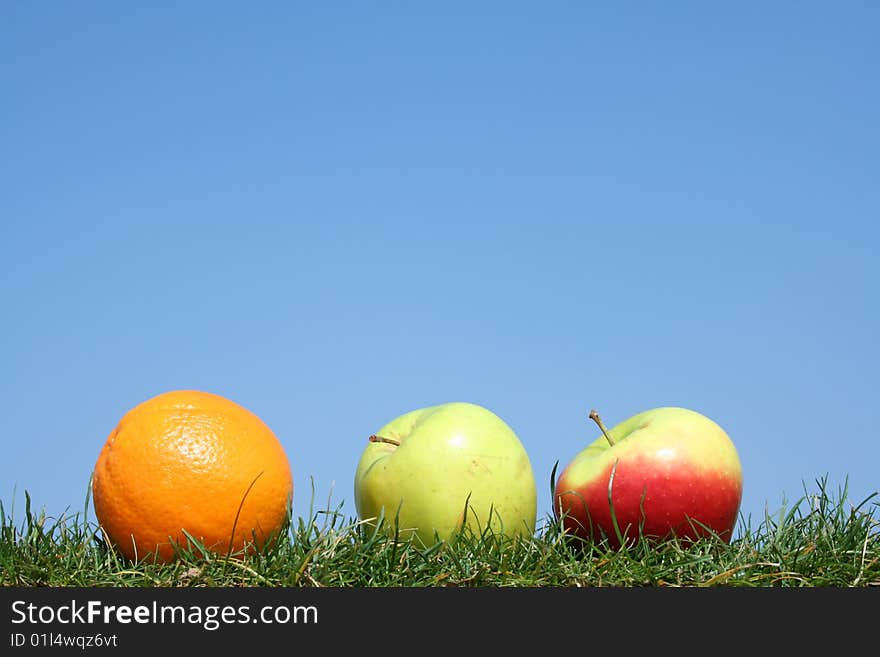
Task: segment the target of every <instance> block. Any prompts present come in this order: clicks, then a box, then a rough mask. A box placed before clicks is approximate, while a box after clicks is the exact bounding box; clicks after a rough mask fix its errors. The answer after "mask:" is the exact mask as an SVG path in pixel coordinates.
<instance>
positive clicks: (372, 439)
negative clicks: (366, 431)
mask: <svg viewBox="0 0 880 657" xmlns="http://www.w3.org/2000/svg"><path fill="white" fill-rule="evenodd" d="M370 442H371V443H388V444H389V445H394V446H396V447H400V441H398V440H394V439H393V438H385V437H384V436H377V435H375V434H373V435H372V436H370Z"/></svg>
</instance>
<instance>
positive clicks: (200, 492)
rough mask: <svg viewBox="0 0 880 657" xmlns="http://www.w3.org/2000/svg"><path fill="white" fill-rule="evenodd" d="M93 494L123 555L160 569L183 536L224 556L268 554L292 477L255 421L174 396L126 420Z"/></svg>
mask: <svg viewBox="0 0 880 657" xmlns="http://www.w3.org/2000/svg"><path fill="white" fill-rule="evenodd" d="M92 494H93V498H94V504H95V515H96V517H97V519H98V522H99V523H100V526H101V529H102V531H103V533H104V535H105V536H106V537H107V539H108V540H109V541H110V542H111V543H112V544H113V545H115V546H116V547H117V548H118V549H119V551H120V552H121V553H122V554H123V555H125V556H126V557H128V558H129V559H132V560H140V559H143V558H145V557H148V556H155V558H156V560H157V561H160V562H161V561H170V560H172V559H173V558H174V557H175V545H179V546H181V547H184V546H186V545H187V542H188V541H189V538H188V536H187V534H188V535H189V536H190V537H192V538H194V539H196V540H197V541H198V542H199V543H201V544H202V545H203V546H204V547H205V548H207V549H208V550H210V551H212V552H216V553H219V554H235V553H239V552H241V551H242V550H243V549H245V548H249V549H252V548H253V547H258V548H259V547H261V546H263V545H264V544H265V543H266V541H270V540H271V539H272V538H273V537H274V536H275V535H276V534H277V533H278V532H279V530H280V529H281V528H282V527H283V525H284V523H285V521H286V519H287V514H288V509H289V505H290V501H291V498H292V496H293V477H292V475H291V470H290V463H289V462H288V460H287V455H286V454H285V452H284V448H283V447H282V445H281V443H280V442H279V441H278V439H277V437H276V436H275V434H274V433H272V431H271V430H270V429H269V427H268V426H266V424H265V423H264V422H263V421H262V420H261V419H260V418H259V417H257V416H256V415H254V414H253V413H252V412H251V411H249V410H247V409H246V408H244V407H242V406H240V405H238V404H236V403H235V402H232V401H230V400H228V399H226V398H224V397H221V396H219V395H215V394H211V393H207V392H200V391H196V390H178V391H172V392H166V393H163V394H161V395H158V396H156V397H153V398H152V399H149V400H147V401H145V402H143V403H141V404H139V405H138V406H136V407H134V408H133V409H131V410H130V411H128V412H127V413H126V414H125V415H124V416H123V418H122V419H121V420H120V421H119V424H118V425H117V426H116V428H115V429H114V430H113V431H112V433H111V434H110V436H109V437H108V438H107V441H106V443H105V444H104V447H103V449H102V450H101V453H100V455H99V456H98V460H97V463H96V464H95V470H94V474H93V479H92Z"/></svg>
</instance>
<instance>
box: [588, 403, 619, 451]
mask: <svg viewBox="0 0 880 657" xmlns="http://www.w3.org/2000/svg"><path fill="white" fill-rule="evenodd" d="M590 419H591V420H592V421H593V422H595V423H596V424H598V425H599V428H600V429H601V430H602V435H603V436H605V440H607V441H608V444H609V445H611V446H612V447H613V446H614V440H613V439H612V438H611V435H610V434H609V433H608V432H607V431H606V430H605V425H604V424H603V423H602V418H600V417H599V414H598V413H597V412H596V411H595V410H592V411H590Z"/></svg>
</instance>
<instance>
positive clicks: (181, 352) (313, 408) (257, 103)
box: [0, 2, 880, 522]
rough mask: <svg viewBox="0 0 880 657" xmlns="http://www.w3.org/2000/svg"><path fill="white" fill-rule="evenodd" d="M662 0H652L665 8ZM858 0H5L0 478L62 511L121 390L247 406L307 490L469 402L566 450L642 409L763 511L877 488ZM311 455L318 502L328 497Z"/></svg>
mask: <svg viewBox="0 0 880 657" xmlns="http://www.w3.org/2000/svg"><path fill="white" fill-rule="evenodd" d="M670 4H671V5H672V6H669V5H670ZM878 21H880V9H878V8H877V6H876V5H875V4H874V3H867V2H847V3H839V4H836V5H834V6H831V5H828V4H827V3H789V2H783V3H773V4H772V5H768V4H767V3H757V2H756V3H749V2H746V3H736V4H735V6H727V7H718V6H714V7H708V6H706V5H705V4H704V3H696V2H694V3H690V2H679V3H653V2H644V3H626V2H623V3H612V4H610V5H604V6H600V5H597V4H592V3H574V2H559V3H549V4H548V3H543V4H540V5H539V4H536V3H510V2H505V3H492V2H485V3H458V2H446V3H435V4H432V5H428V4H427V3H397V2H387V3H333V4H332V6H331V5H327V4H326V3H301V2H260V3H231V2H212V3H200V2H191V3H183V5H181V4H180V3H170V2H158V3H148V4H144V3H123V4H119V3H111V2H89V3H76V4H64V3H3V4H2V6H0V83H2V89H3V94H2V102H0V144H2V148H0V180H2V183H0V307H2V308H3V317H4V319H3V321H2V322H0V363H2V368H3V373H4V376H2V377H0V400H2V401H0V408H2V419H3V432H2V435H3V438H2V440H3V444H4V446H5V450H4V451H5V456H4V458H3V459H0V500H2V501H3V502H4V504H5V505H6V506H7V508H8V506H9V505H10V504H12V503H13V502H15V504H16V505H18V506H17V508H19V509H20V505H21V503H22V497H23V492H24V491H25V490H27V491H29V493H30V495H31V497H32V498H33V501H34V504H35V505H37V506H43V507H45V508H46V509H47V511H48V512H50V513H52V514H56V515H57V514H59V513H62V512H63V511H64V510H65V509H70V510H71V511H73V512H75V511H77V510H80V509H81V508H82V505H83V503H84V500H85V495H86V489H87V485H88V479H89V475H90V472H91V469H92V467H93V465H94V462H95V459H96V458H97V455H98V452H99V450H100V448H101V446H102V444H103V442H104V440H105V439H106V437H107V434H108V433H109V432H110V431H111V430H112V428H113V427H114V425H115V424H116V422H117V421H118V420H119V418H120V417H121V416H122V415H123V414H124V413H125V412H126V411H127V410H128V409H129V408H131V407H133V406H134V405H136V404H137V403H139V402H141V401H143V400H145V399H147V398H149V397H152V396H154V395H156V394H158V393H160V392H164V391H167V390H173V389H181V388H196V389H202V390H207V391H211V392H215V393H218V394H221V395H224V396H227V397H229V398H231V399H233V400H235V401H237V402H239V403H241V404H243V405H245V406H247V407H248V408H250V409H251V410H252V411H254V412H255V413H257V414H258V415H260V416H261V417H262V418H263V419H264V420H265V421H266V422H267V424H269V426H270V427H271V428H272V429H273V430H274V431H275V433H276V434H277V435H278V437H279V438H280V440H281V441H282V442H283V444H284V446H285V449H286V450H287V453H288V456H289V459H290V461H291V465H292V469H293V475H294V481H295V487H296V492H295V500H294V508H295V511H296V512H297V513H299V514H307V513H308V511H309V506H310V504H312V503H314V504H315V505H317V506H322V505H324V504H326V503H327V500H328V498H329V499H332V503H333V505H334V506H335V505H336V504H339V503H341V504H342V505H343V510H344V511H345V512H347V514H348V515H350V516H353V515H354V514H355V508H354V500H353V477H354V471H355V468H356V465H357V461H358V459H359V457H360V453H361V451H362V449H363V448H364V446H365V444H366V439H367V437H368V436H369V435H370V433H372V432H373V431H375V430H376V429H378V428H379V427H380V426H381V425H383V424H385V423H386V422H387V421H388V420H390V419H392V418H394V417H396V416H397V415H400V414H402V413H404V412H406V411H409V410H413V409H415V408H420V407H423V406H428V405H432V404H436V403H441V402H444V401H471V402H474V403H479V404H482V405H484V406H486V407H488V408H490V409H492V410H493V411H494V412H496V413H497V414H498V415H500V416H501V417H502V418H503V419H505V420H506V421H507V422H508V423H509V424H510V425H511V427H512V428H514V430H515V431H516V432H517V434H518V435H519V437H520V439H521V440H522V442H523V444H524V445H525V446H526V449H527V450H528V452H529V454H530V456H531V459H532V464H533V468H534V471H535V475H536V479H537V483H538V502H539V506H538V510H539V517H545V516H546V515H547V514H549V512H550V494H549V481H550V472H551V470H552V468H553V465H554V463H555V462H557V461H559V462H560V464H561V465H564V464H565V463H566V462H567V461H568V460H570V459H571V458H572V457H573V456H574V455H575V454H576V453H577V452H578V451H579V450H580V449H582V448H583V447H584V446H585V445H586V444H587V443H588V442H589V441H591V440H593V439H594V438H595V437H596V436H597V435H598V432H597V430H596V428H595V426H593V425H592V424H591V423H590V421H589V420H588V419H587V413H588V412H589V410H590V409H591V408H596V409H598V410H599V412H600V413H601V414H602V417H603V418H604V419H605V421H606V423H607V424H609V425H611V424H614V423H616V422H617V421H620V420H623V419H625V418H626V417H629V416H630V415H633V414H635V413H637V412H640V411H643V410H647V409H649V408H653V407H656V406H664V405H679V406H686V407H689V408H692V409H694V410H698V411H700V412H703V413H705V414H706V415H708V416H710V417H712V418H713V419H715V420H716V421H717V422H718V423H719V424H721V425H722V426H723V427H724V428H725V429H726V430H727V432H728V433H729V435H730V436H731V438H732V439H733V441H734V443H735V445H736V447H737V449H738V451H739V455H740V458H741V460H742V463H743V469H744V496H743V506H742V512H743V514H744V515H745V516H751V518H752V520H753V522H754V521H757V520H760V518H761V516H762V514H763V512H764V510H765V508H767V509H768V510H769V511H771V512H775V511H777V510H778V509H779V508H780V506H781V505H782V504H783V502H784V501H785V500H788V501H794V500H796V499H797V498H799V497H800V496H801V495H802V494H803V493H804V492H805V487H806V489H807V490H809V491H811V492H815V490H816V480H817V479H819V478H824V477H827V478H828V482H829V485H830V488H831V490H832V492H835V491H837V490H838V489H839V488H840V487H842V486H843V484H844V483H847V482H848V485H849V491H850V496H851V499H852V501H853V502H856V503H857V502H860V501H861V500H862V499H863V498H864V497H867V496H868V495H870V494H871V493H873V492H876V491H878V490H880V476H878V464H880V442H878V441H877V439H876V435H875V434H876V421H877V415H876V413H877V389H878V387H877V372H878V365H880V347H878V335H880V310H878V303H877V299H878V284H880V264H878V258H877V255H876V252H877V244H878V242H880V212H878V211H880V184H878V183H880V180H878V172H880V156H878V153H880V127H878V125H880V123H878V120H877V117H878V116H880V85H878V82H877V76H876V70H877V64H878V61H880V42H878V40H877V39H876V29H875V28H876V25H877V24H878ZM312 482H314V488H315V500H314V501H313V500H312V499H311V498H312V491H311V488H312Z"/></svg>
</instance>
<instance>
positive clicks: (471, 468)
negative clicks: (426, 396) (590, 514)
mask: <svg viewBox="0 0 880 657" xmlns="http://www.w3.org/2000/svg"><path fill="white" fill-rule="evenodd" d="M355 505H356V507H357V513H358V517H359V518H360V519H361V520H362V521H363V522H365V523H366V524H368V525H371V526H373V527H376V526H377V525H379V524H380V523H381V527H382V529H383V531H385V532H386V534H389V535H392V534H394V535H397V536H398V537H399V538H400V539H402V540H407V539H409V538H415V539H416V541H417V542H418V543H420V544H421V545H422V546H426V547H427V546H430V545H433V544H434V543H435V542H436V540H437V539H439V540H449V539H451V538H452V537H453V536H455V535H456V534H457V533H458V532H459V531H460V530H461V529H462V527H465V526H466V527H468V528H469V529H471V530H472V531H474V532H475V533H480V532H482V531H484V530H486V529H489V530H491V531H492V532H494V533H496V534H499V535H503V536H508V537H515V536H531V535H532V534H533V533H534V531H535V522H536V515H537V489H536V486H535V478H534V474H533V471H532V465H531V462H530V460H529V456H528V454H527V453H526V450H525V448H524V447H523V445H522V443H521V442H520V440H519V438H518V437H517V435H516V434H515V433H514V431H513V429H511V427H510V426H508V425H507V424H506V423H505V422H504V421H503V420H502V419H501V418H500V417H498V416H497V415H496V414H495V413H493V412H492V411H490V410H488V409H486V408H484V407H482V406H479V405H477V404H472V403H467V402H449V403H445V404H438V405H435V406H429V407H426V408H421V409H418V410H414V411H410V412H408V413H405V414H403V415H401V416H400V417H398V418H396V419H394V420H392V421H391V422H389V423H388V424H386V425H385V426H383V427H381V428H380V429H379V430H378V431H376V432H375V434H373V435H372V436H370V438H369V440H368V441H367V445H366V446H365V448H364V451H363V453H362V455H361V459H360V461H359V463H358V467H357V471H356V473H355ZM465 509H467V511H465Z"/></svg>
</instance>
